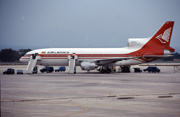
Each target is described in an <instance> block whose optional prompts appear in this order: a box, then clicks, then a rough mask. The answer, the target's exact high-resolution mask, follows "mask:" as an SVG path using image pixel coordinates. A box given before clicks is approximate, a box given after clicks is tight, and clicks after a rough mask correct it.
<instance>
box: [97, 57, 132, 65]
mask: <svg viewBox="0 0 180 117" xmlns="http://www.w3.org/2000/svg"><path fill="white" fill-rule="evenodd" d="M132 58H133V57H118V58H110V59H99V60H96V61H95V63H96V65H105V64H111V63H115V62H117V61H122V60H127V59H132Z"/></svg>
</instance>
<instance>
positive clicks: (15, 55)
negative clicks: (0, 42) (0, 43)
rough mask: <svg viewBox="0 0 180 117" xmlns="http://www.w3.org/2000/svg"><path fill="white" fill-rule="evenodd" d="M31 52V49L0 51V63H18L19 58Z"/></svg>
mask: <svg viewBox="0 0 180 117" xmlns="http://www.w3.org/2000/svg"><path fill="white" fill-rule="evenodd" d="M29 51H31V49H20V50H18V51H16V50H13V49H11V48H9V49H2V50H1V51H0V61H1V62H15V61H19V58H20V57H21V56H24V55H25V54H26V53H27V52H29Z"/></svg>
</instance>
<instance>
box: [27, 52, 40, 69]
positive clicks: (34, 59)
mask: <svg viewBox="0 0 180 117" xmlns="http://www.w3.org/2000/svg"><path fill="white" fill-rule="evenodd" d="M40 59H41V57H40V56H36V55H32V56H30V60H29V63H28V66H27V68H26V71H27V73H33V69H34V67H35V66H36V63H37V61H38V60H40Z"/></svg>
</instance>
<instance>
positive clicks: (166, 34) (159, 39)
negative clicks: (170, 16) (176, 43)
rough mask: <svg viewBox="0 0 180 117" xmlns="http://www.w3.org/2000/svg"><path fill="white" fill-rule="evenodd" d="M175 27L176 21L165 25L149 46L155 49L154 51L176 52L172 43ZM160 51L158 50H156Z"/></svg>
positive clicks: (150, 41)
mask: <svg viewBox="0 0 180 117" xmlns="http://www.w3.org/2000/svg"><path fill="white" fill-rule="evenodd" d="M173 26H174V21H167V22H165V24H164V25H163V26H162V27H161V28H160V29H159V30H158V31H157V32H156V34H155V35H154V36H153V37H152V38H151V39H150V40H149V42H148V43H147V45H148V46H151V48H152V47H154V49H155V48H156V49H161V50H163V51H164V50H169V51H170V52H174V51H175V50H174V48H171V47H170V46H169V45H170V41H171V35H172V30H173ZM156 51H158V50H156Z"/></svg>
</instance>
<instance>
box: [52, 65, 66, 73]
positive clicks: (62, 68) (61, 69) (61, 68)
mask: <svg viewBox="0 0 180 117" xmlns="http://www.w3.org/2000/svg"><path fill="white" fill-rule="evenodd" d="M59 71H60V72H62V71H63V72H65V71H66V67H64V66H61V67H59V68H58V69H55V72H59Z"/></svg>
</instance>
